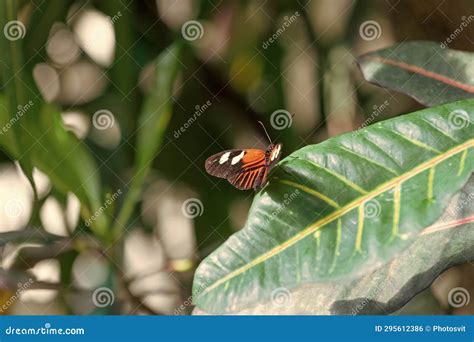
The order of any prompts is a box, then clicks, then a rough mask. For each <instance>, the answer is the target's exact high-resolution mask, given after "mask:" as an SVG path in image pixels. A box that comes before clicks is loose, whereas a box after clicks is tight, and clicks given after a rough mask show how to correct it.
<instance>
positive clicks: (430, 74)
mask: <svg viewBox="0 0 474 342" xmlns="http://www.w3.org/2000/svg"><path fill="white" fill-rule="evenodd" d="M365 58H366V59H369V60H372V61H375V62H380V63H382V64H386V65H391V66H394V67H398V68H400V69H403V70H407V71H409V72H412V73H414V74H416V75H421V76H423V77H426V78H430V79H433V80H436V81H438V82H441V83H444V84H447V85H449V86H451V87H454V88H458V89H461V90H463V91H465V92H468V93H472V94H474V87H473V86H470V85H468V84H464V83H461V82H459V81H457V80H455V79H452V78H450V77H447V76H444V75H442V74H437V73H435V72H433V71H430V70H427V69H424V68H422V67H420V66H417V65H413V64H409V63H406V62H402V61H397V60H394V59H389V58H383V57H379V56H367V57H365Z"/></svg>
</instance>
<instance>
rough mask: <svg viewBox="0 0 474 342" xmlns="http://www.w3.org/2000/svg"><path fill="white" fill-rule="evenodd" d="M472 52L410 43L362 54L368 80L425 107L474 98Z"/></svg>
mask: <svg viewBox="0 0 474 342" xmlns="http://www.w3.org/2000/svg"><path fill="white" fill-rule="evenodd" d="M473 59H474V54H473V53H472V52H464V51H456V50H451V49H448V48H446V47H445V46H444V47H443V44H442V43H441V44H439V43H435V42H427V41H411V42H406V43H400V44H396V45H394V46H391V47H389V48H387V49H383V50H378V51H375V52H371V53H368V54H366V55H363V56H362V57H360V58H359V59H358V63H359V65H360V68H361V70H362V73H363V74H364V77H365V79H366V80H367V81H369V82H372V83H375V84H378V85H380V86H382V87H386V88H389V89H394V90H397V91H399V92H402V93H404V94H406V95H408V96H411V97H413V98H414V99H415V100H417V101H418V102H420V103H421V104H424V105H426V106H435V105H439V104H443V103H448V102H454V101H458V100H463V99H469V98H472V97H474V78H473V77H472V61H473Z"/></svg>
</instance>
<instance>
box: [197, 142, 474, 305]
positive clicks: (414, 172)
mask: <svg viewBox="0 0 474 342" xmlns="http://www.w3.org/2000/svg"><path fill="white" fill-rule="evenodd" d="M473 146H474V139H470V140H468V141H466V142H465V143H463V144H461V145H458V146H456V147H454V148H452V149H450V150H447V151H446V152H444V153H443V154H440V155H437V156H436V157H434V158H432V159H430V160H428V161H426V162H424V163H422V164H420V165H418V166H417V167H415V168H413V169H411V170H409V171H407V172H405V173H403V174H401V175H400V176H398V177H395V178H393V179H391V180H390V181H387V182H385V183H382V184H380V185H379V186H378V187H376V188H375V189H373V190H372V191H369V192H368V193H367V194H365V195H363V196H360V197H359V198H356V199H355V200H353V201H352V202H350V203H348V204H346V205H345V206H343V207H342V208H340V209H338V210H336V211H334V212H332V213H331V214H329V215H327V216H326V217H323V218H322V219H320V220H318V221H316V222H314V223H313V224H311V225H309V226H308V227H306V228H305V229H303V230H302V231H301V232H299V233H298V234H296V235H295V236H293V237H292V238H290V239H288V240H286V241H285V242H283V243H281V244H280V245H278V246H275V247H273V248H272V249H271V250H269V251H268V252H266V253H264V254H262V255H260V256H258V257H256V258H255V259H253V260H252V261H250V262H248V263H247V264H245V265H243V266H241V267H239V268H238V269H236V270H235V271H232V272H230V273H229V274H227V275H226V276H224V277H222V278H220V279H218V280H217V281H216V282H214V283H213V284H211V285H209V286H208V287H206V289H205V290H204V291H202V292H201V294H200V295H199V296H198V297H201V296H204V295H205V294H207V293H208V292H210V291H212V290H213V289H215V288H216V287H218V286H220V285H222V284H224V283H225V282H227V281H228V280H230V279H232V278H235V277H237V276H239V275H240V274H242V273H244V272H246V271H248V270H249V269H251V268H253V267H254V266H256V265H258V264H260V263H262V262H264V261H266V260H268V259H270V258H271V257H273V256H274V255H277V254H278V253H280V252H281V251H284V250H285V249H287V248H289V247H291V246H292V245H294V244H295V243H297V242H299V241H300V240H302V239H304V238H305V237H307V236H308V235H311V234H313V233H315V232H316V231H318V230H319V229H321V228H323V227H325V226H326V225H327V224H328V223H330V222H332V221H333V220H335V219H337V218H340V217H342V216H343V215H345V214H346V213H348V212H349V211H351V210H353V209H355V208H357V207H359V206H360V205H362V204H363V203H365V202H367V201H368V200H370V199H372V198H374V197H376V196H378V195H380V194H382V193H384V192H385V191H388V190H389V189H391V188H392V187H394V186H396V185H398V184H401V183H402V182H404V181H405V180H407V179H410V178H412V177H414V176H416V175H417V174H419V173H421V172H423V171H425V170H427V169H429V168H431V167H432V166H434V165H437V164H438V163H440V162H442V161H444V160H446V159H448V158H450V157H452V156H454V155H456V154H457V153H459V152H462V151H465V150H467V149H468V148H470V147H473Z"/></svg>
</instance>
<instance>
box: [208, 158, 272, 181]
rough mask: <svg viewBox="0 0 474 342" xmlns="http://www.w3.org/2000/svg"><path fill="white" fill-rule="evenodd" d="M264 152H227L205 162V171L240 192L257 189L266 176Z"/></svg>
mask: <svg viewBox="0 0 474 342" xmlns="http://www.w3.org/2000/svg"><path fill="white" fill-rule="evenodd" d="M266 169H267V165H266V161H265V151H262V150H257V149H246V150H227V151H223V152H220V153H217V154H215V155H213V156H211V157H209V158H208V159H207V160H206V171H207V172H208V173H209V174H210V175H213V176H216V177H219V178H225V179H227V180H228V181H229V182H230V183H231V184H232V185H234V186H235V187H236V188H238V189H241V190H247V189H252V188H254V189H255V188H257V187H258V186H260V185H261V184H262V183H263V182H262V180H263V179H264V177H265V175H266Z"/></svg>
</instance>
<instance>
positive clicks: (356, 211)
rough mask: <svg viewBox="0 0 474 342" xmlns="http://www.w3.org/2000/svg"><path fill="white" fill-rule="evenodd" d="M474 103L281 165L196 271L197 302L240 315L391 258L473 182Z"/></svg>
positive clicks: (342, 139)
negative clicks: (235, 228) (238, 227)
mask: <svg viewBox="0 0 474 342" xmlns="http://www.w3.org/2000/svg"><path fill="white" fill-rule="evenodd" d="M473 105H474V101H472V100H466V101H460V102H456V103H451V104H447V105H444V106H439V107H436V108H432V109H425V110H422V111H419V112H416V113H413V114H411V115H405V116H403V117H400V118H396V119H391V120H387V121H384V122H381V123H377V124H374V125H372V126H371V127H369V128H367V129H363V130H360V131H358V132H354V133H351V134H345V135H342V136H339V137H335V138H332V139H329V140H327V141H325V142H323V143H321V144H318V145H312V146H307V147H305V148H303V149H301V150H299V151H297V152H295V153H293V154H292V155H291V156H290V157H288V158H286V159H284V160H283V161H282V162H280V164H279V167H278V168H277V169H276V172H275V173H274V177H273V180H272V181H271V182H270V184H269V185H268V186H267V187H265V188H264V189H263V190H262V191H261V192H260V193H259V194H258V195H257V196H256V198H255V199H254V203H253V205H252V208H251V210H250V214H249V218H248V220H247V223H246V225H245V227H244V228H243V229H242V231H240V232H239V233H237V234H235V235H233V236H232V237H231V238H230V239H229V240H228V241H227V242H226V243H225V244H224V245H223V246H221V247H220V248H219V249H217V250H216V251H215V252H214V253H213V254H211V255H210V256H209V257H208V258H207V259H205V260H204V262H203V263H201V265H200V266H199V268H198V270H197V272H196V277H195V282H194V298H195V300H196V303H197V305H198V306H199V307H201V308H203V309H204V310H206V311H209V312H224V311H232V310H238V309H241V308H245V307H247V306H249V305H250V304H251V303H254V302H255V301H258V300H262V299H264V298H269V297H270V295H271V293H272V291H274V290H275V289H277V288H280V287H284V288H294V287H297V286H301V285H303V284H306V283H310V282H315V281H321V280H330V279H337V278H339V279H340V278H344V279H347V278H348V277H354V276H359V275H361V274H365V273H366V272H369V271H370V270H371V269H374V268H375V267H377V266H380V265H382V264H384V263H386V262H387V261H389V260H391V259H392V258H393V257H394V256H395V255H396V254H397V253H399V252H401V251H402V250H404V249H405V248H407V247H408V246H409V245H410V244H412V243H413V242H414V241H415V240H416V238H417V236H418V234H419V232H420V231H421V230H422V229H423V228H424V227H427V226H428V225H430V224H432V223H433V222H434V221H435V220H436V219H438V218H439V217H440V216H441V214H442V213H443V211H444V209H445V208H446V206H447V205H448V202H449V200H450V199H451V197H452V196H453V195H455V194H456V193H457V192H459V191H460V189H461V188H462V187H463V186H464V184H465V183H466V182H467V179H468V178H469V176H470V175H471V173H472V171H473V167H474V164H473V160H474V159H473V158H472V156H473V148H472V147H473V146H474V139H473V132H472V127H473V126H472V124H471V123H472V121H473V118H474V107H473ZM453 113H454V114H455V115H458V114H459V113H462V119H463V121H462V125H459V124H460V123H459V121H458V120H454V115H453Z"/></svg>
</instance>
